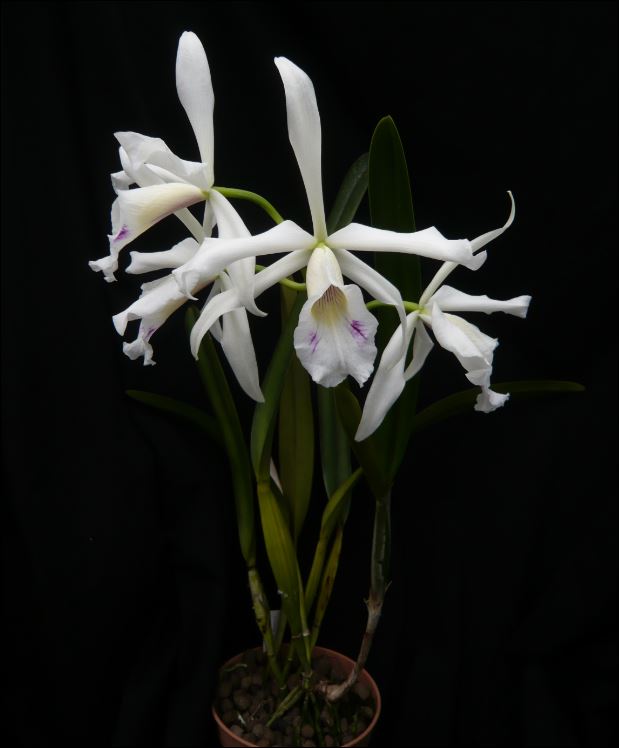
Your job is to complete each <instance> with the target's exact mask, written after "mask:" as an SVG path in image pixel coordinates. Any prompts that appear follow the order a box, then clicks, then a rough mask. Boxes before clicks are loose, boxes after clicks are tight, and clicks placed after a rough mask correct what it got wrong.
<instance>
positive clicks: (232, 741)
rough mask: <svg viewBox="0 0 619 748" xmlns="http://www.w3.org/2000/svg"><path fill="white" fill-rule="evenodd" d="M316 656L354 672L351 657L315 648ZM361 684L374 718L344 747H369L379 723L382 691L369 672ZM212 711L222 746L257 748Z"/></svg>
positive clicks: (362, 677)
mask: <svg viewBox="0 0 619 748" xmlns="http://www.w3.org/2000/svg"><path fill="white" fill-rule="evenodd" d="M314 655H317V656H318V657H328V658H329V659H330V660H335V661H336V662H337V663H338V664H339V665H341V666H342V669H343V670H345V671H346V672H349V671H350V670H352V668H353V665H354V664H355V663H354V662H353V661H352V660H351V659H350V657H346V655H343V654H340V653H339V652H334V651H333V650H332V649H325V648H324V647H314ZM242 657H243V654H239V655H237V656H236V657H232V658H231V659H230V660H228V662H226V663H225V665H223V666H222V669H223V668H227V667H230V666H231V665H235V664H236V663H237V662H239V661H240V660H241V658H242ZM359 682H360V683H365V684H366V685H367V686H369V687H370V691H371V694H372V698H373V699H374V706H375V709H374V717H373V718H372V721H371V722H370V724H369V725H368V727H367V729H366V730H365V731H364V732H362V733H361V734H360V735H357V737H356V738H355V739H354V740H352V741H351V742H350V743H344V744H343V745H344V746H346V747H348V746H350V747H351V748H352V747H353V746H364V745H369V743H370V736H371V735H372V731H373V730H374V728H375V727H376V723H377V722H378V717H379V716H380V710H381V700H380V691H379V690H378V686H377V685H376V682H375V681H374V679H373V678H372V676H371V675H370V674H369V673H368V672H367V670H364V671H363V672H362V673H361V675H360V676H359ZM211 711H212V713H213V718H214V720H215V722H216V723H217V729H218V731H219V742H220V743H221V745H222V746H224V748H255V746H256V744H255V743H250V742H249V741H247V740H244V739H243V738H240V737H239V736H238V735H235V734H234V733H233V732H232V731H231V730H229V729H228V727H226V725H225V724H224V723H223V721H222V720H221V717H220V716H219V714H218V713H217V711H216V709H215V706H214V705H213V707H212V709H211Z"/></svg>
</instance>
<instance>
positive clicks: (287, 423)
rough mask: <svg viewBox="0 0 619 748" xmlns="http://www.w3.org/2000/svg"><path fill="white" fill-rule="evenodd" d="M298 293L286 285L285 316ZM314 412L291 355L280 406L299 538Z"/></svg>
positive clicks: (283, 458) (287, 487) (286, 484)
mask: <svg viewBox="0 0 619 748" xmlns="http://www.w3.org/2000/svg"><path fill="white" fill-rule="evenodd" d="M296 297H297V294H296V292H295V291H291V290H290V289H288V288H282V319H287V318H288V316H289V315H290V312H291V310H292V307H293V306H294V302H295V300H296ZM313 472H314V413H313V410H312V395H311V387H310V379H309V376H308V374H307V372H306V371H305V369H304V368H303V366H301V362H300V361H299V359H298V358H297V357H296V356H292V357H291V358H290V363H289V364H288V370H287V372H286V375H285V377H284V386H283V389H282V397H281V401H280V407H279V476H280V480H281V483H282V488H283V492H284V496H285V497H286V499H287V500H288V501H289V503H290V511H291V514H292V532H293V537H294V539H295V541H296V540H297V538H298V537H299V533H300V532H301V528H302V527H303V523H304V521H305V516H306V514H307V510H308V507H309V502H310V497H311V494H312V477H313Z"/></svg>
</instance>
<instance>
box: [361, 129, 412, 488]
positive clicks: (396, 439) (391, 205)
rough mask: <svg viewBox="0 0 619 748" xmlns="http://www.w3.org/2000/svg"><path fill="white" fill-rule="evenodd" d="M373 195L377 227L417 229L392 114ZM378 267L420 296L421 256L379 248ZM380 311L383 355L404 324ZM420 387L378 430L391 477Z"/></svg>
mask: <svg viewBox="0 0 619 748" xmlns="http://www.w3.org/2000/svg"><path fill="white" fill-rule="evenodd" d="M368 194H369V198H370V214H371V218H372V225H373V226H376V227H377V228H381V229H389V230H391V231H399V232H407V233H408V232H412V231H415V215H414V212H413V202H412V197H411V188H410V182H409V177H408V167H407V165H406V156H405V155H404V149H403V147H402V141H401V140H400V136H399V134H398V130H397V128H396V126H395V123H394V121H393V119H392V118H391V117H384V118H383V119H381V120H380V122H379V123H378V125H377V126H376V130H375V131H374V135H373V136H372V143H371V146H370V164H369V186H368ZM374 266H375V268H376V270H378V272H379V273H380V274H381V275H383V276H384V277H385V278H387V279H388V280H390V281H391V282H392V283H394V284H395V285H396V286H397V287H398V288H399V289H400V293H401V294H402V298H403V299H405V300H406V301H418V300H419V297H420V295H421V267H420V262H419V258H418V257H417V256H415V255H407V254H392V253H385V252H377V253H375V255H374ZM375 314H376V316H377V318H378V334H377V336H376V346H377V348H378V355H377V359H378V357H379V356H380V355H381V354H382V352H383V350H384V348H385V345H386V344H387V342H388V341H389V339H390V337H391V335H392V334H393V331H394V330H395V328H396V326H397V325H398V324H399V322H398V317H397V316H396V314H395V313H394V311H393V310H391V309H378V310H376V311H375ZM418 390H419V377H418V376H417V377H414V378H413V379H412V380H411V381H410V382H408V383H407V385H406V387H405V389H404V392H403V393H402V394H401V396H400V398H399V400H398V401H397V402H396V403H395V405H394V406H393V407H392V408H391V410H390V411H389V413H387V416H386V417H385V419H384V421H383V423H382V424H381V425H380V427H379V428H378V430H377V431H376V434H375V437H376V440H377V442H378V444H379V445H380V447H379V449H380V454H381V458H380V459H381V461H382V464H383V470H384V472H385V474H386V476H388V477H389V478H390V479H391V480H393V479H394V478H395V475H396V472H397V470H398V468H399V466H400V463H401V462H402V459H403V457H404V454H405V452H406V447H407V445H408V441H409V439H410V435H411V428H412V422H413V414H414V412H415V407H416V403H417V394H418Z"/></svg>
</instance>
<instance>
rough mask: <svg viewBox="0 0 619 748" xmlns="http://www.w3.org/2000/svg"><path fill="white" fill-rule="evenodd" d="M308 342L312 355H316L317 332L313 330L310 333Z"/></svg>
mask: <svg viewBox="0 0 619 748" xmlns="http://www.w3.org/2000/svg"><path fill="white" fill-rule="evenodd" d="M309 342H310V345H311V346H312V353H316V348H318V343H319V342H320V338H319V337H318V330H314V331H313V332H312V333H310V339H309Z"/></svg>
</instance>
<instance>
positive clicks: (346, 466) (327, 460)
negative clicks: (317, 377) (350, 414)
mask: <svg viewBox="0 0 619 748" xmlns="http://www.w3.org/2000/svg"><path fill="white" fill-rule="evenodd" d="M316 392H317V399H318V429H319V437H320V439H319V441H320V463H321V466H322V479H323V482H324V486H325V490H326V492H327V496H332V495H333V493H334V491H336V489H337V487H338V486H339V485H341V484H342V483H343V482H344V481H345V480H346V477H347V476H349V475H350V472H351V468H350V446H349V443H348V437H347V436H346V432H345V431H344V427H343V426H342V424H341V422H340V419H339V416H338V414H337V409H336V407H335V400H334V399H333V398H334V395H333V388H332V387H320V386H318V387H317V390H316Z"/></svg>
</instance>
